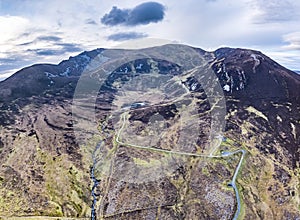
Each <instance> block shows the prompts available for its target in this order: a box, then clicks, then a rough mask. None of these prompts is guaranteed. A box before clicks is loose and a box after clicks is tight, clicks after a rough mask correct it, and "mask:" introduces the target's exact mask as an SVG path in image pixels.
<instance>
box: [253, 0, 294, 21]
mask: <svg viewBox="0 0 300 220" xmlns="http://www.w3.org/2000/svg"><path fill="white" fill-rule="evenodd" d="M253 6H254V8H256V10H257V11H258V16H257V18H256V20H255V23H262V24H265V23H281V22H288V21H291V20H294V19H299V17H300V13H299V6H300V4H299V2H298V1H291V0H256V1H254V4H253Z"/></svg>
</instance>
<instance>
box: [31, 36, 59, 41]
mask: <svg viewBox="0 0 300 220" xmlns="http://www.w3.org/2000/svg"><path fill="white" fill-rule="evenodd" d="M61 40H62V38H60V37H57V36H40V37H37V38H36V41H54V42H56V41H61Z"/></svg>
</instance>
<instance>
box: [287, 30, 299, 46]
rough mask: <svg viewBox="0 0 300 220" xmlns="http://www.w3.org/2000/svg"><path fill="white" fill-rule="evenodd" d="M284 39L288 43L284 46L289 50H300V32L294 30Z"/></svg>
mask: <svg viewBox="0 0 300 220" xmlns="http://www.w3.org/2000/svg"><path fill="white" fill-rule="evenodd" d="M283 41H284V42H287V43H288V45H285V46H283V48H284V49H287V50H300V32H293V33H289V34H286V35H284V36H283Z"/></svg>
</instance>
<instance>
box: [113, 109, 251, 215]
mask: <svg viewBox="0 0 300 220" xmlns="http://www.w3.org/2000/svg"><path fill="white" fill-rule="evenodd" d="M121 117H122V120H123V123H122V126H121V128H120V130H119V132H118V133H117V136H116V139H115V140H116V142H117V143H118V144H121V145H125V146H128V147H133V148H137V149H143V150H151V151H157V152H162V153H169V154H177V155H182V156H194V157H208V158H224V157H230V156H232V155H235V154H238V153H242V156H241V158H240V161H239V163H238V165H237V167H236V169H235V172H234V175H233V177H232V180H231V182H230V183H229V184H228V186H230V187H232V188H233V189H234V191H235V196H236V201H237V209H236V212H235V214H234V217H233V220H237V219H238V217H239V215H240V213H241V198H240V195H239V191H238V188H237V186H236V178H237V175H238V173H239V170H240V168H241V165H242V162H243V160H244V156H245V154H246V152H247V151H246V150H244V149H239V150H236V151H233V152H223V153H222V154H221V155H212V154H213V152H216V150H217V148H215V149H213V152H211V153H210V154H209V155H205V154H194V153H186V152H177V151H169V150H164V149H160V148H155V147H145V146H139V145H135V144H128V143H123V142H121V141H120V140H119V138H120V135H121V133H122V131H123V129H124V127H125V123H126V114H125V113H123V115H122V116H121Z"/></svg>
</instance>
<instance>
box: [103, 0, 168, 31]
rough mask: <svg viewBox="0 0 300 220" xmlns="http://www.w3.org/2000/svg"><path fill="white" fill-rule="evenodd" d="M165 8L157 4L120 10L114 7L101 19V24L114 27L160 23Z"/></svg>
mask: <svg viewBox="0 0 300 220" xmlns="http://www.w3.org/2000/svg"><path fill="white" fill-rule="evenodd" d="M164 16H165V7H164V6H163V5H162V4H160V3H158V2H145V3H142V4H140V5H137V6H136V7H134V8H133V9H120V8H118V7H116V6H114V7H113V8H112V9H111V11H110V12H109V13H107V14H105V15H104V16H103V17H102V18H101V23H102V24H105V25H108V26H115V25H126V26H136V25H146V24H149V23H157V22H159V21H162V20H163V18H164Z"/></svg>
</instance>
